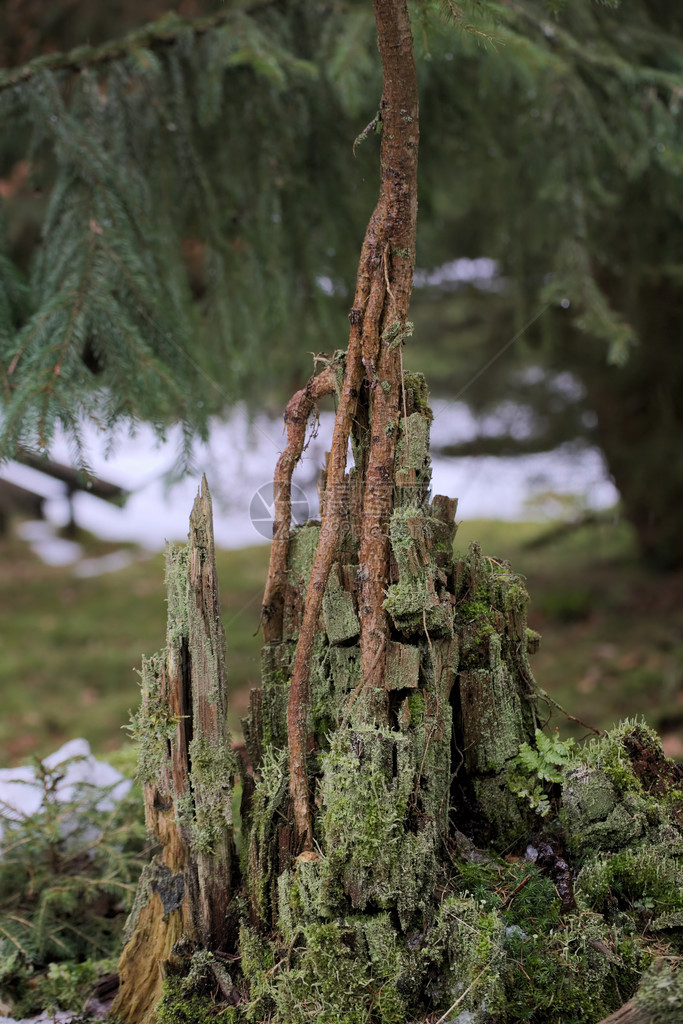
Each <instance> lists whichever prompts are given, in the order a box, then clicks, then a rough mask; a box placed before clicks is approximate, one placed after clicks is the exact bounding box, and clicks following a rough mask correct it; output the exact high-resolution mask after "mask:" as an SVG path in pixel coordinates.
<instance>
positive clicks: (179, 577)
mask: <svg viewBox="0 0 683 1024" xmlns="http://www.w3.org/2000/svg"><path fill="white" fill-rule="evenodd" d="M189 559H190V549H189V547H188V545H187V544H167V545H166V554H165V570H166V571H165V576H164V581H165V584H166V594H167V601H168V613H167V614H168V617H167V625H166V642H167V644H168V645H169V647H175V648H176V649H179V648H180V645H181V643H182V641H183V640H185V639H187V623H188V604H187V574H188V569H189Z"/></svg>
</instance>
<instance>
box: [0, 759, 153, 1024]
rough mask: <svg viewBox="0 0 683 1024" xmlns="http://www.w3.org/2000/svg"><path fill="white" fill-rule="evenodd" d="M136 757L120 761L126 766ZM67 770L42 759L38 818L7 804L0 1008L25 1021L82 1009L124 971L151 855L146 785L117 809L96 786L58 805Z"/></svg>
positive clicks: (1, 821)
mask: <svg viewBox="0 0 683 1024" xmlns="http://www.w3.org/2000/svg"><path fill="white" fill-rule="evenodd" d="M129 761H130V758H129V757H128V756H121V757H119V762H120V767H121V768H122V769H124V768H125V767H128V764H127V763H126V762H129ZM63 769H64V764H61V765H59V766H57V767H56V768H54V769H47V768H46V767H45V766H44V765H43V764H42V763H41V762H38V761H36V763H35V771H36V778H37V785H38V786H39V788H40V791H41V794H42V805H41V809H40V810H38V811H36V812H35V813H34V814H31V815H26V816H24V817H21V818H18V817H17V815H16V814H12V813H9V812H7V811H5V812H4V813H3V811H2V810H0V829H1V830H2V831H1V834H0V1004H3V1005H5V1006H7V1007H8V1008H9V1009H11V1011H12V1013H13V1014H14V1015H15V1016H16V1017H22V1016H26V1015H28V1014H31V1013H38V1012H40V1011H41V1010H45V1009H52V1008H54V1007H61V1008H69V1009H73V1010H80V1009H81V1008H82V1006H83V1002H84V1000H85V999H86V997H87V996H88V995H89V994H90V991H91V989H92V985H93V983H94V982H95V981H96V980H97V978H98V977H99V976H100V975H104V974H108V973H110V972H112V971H115V970H116V963H117V960H118V955H119V952H120V946H121V933H122V930H123V925H124V923H125V919H126V916H127V913H128V911H129V909H130V907H131V905H132V902H133V897H134V895H135V889H136V885H137V880H138V876H139V874H140V871H141V869H142V867H143V865H144V864H145V863H146V862H147V860H148V858H149V856H150V845H149V842H148V839H147V837H146V833H145V828H144V823H143V820H142V818H143V812H142V794H141V791H140V789H139V787H137V786H134V787H133V788H132V790H131V791H130V793H129V794H128V795H127V796H126V797H124V799H123V800H121V801H120V802H119V803H117V804H116V805H112V804H111V801H109V802H107V800H108V796H109V793H110V790H109V789H106V788H104V789H103V788H100V787H93V786H90V785H87V784H82V785H80V786H77V787H75V789H74V790H73V792H72V793H71V794H70V796H69V799H68V800H65V801H58V800H57V799H56V787H57V784H58V783H59V780H60V778H61V774H62V772H63ZM103 801H105V802H104V803H103Z"/></svg>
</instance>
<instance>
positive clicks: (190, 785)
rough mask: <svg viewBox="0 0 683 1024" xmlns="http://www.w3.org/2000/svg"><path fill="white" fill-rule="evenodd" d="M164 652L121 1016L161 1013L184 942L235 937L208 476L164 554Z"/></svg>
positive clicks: (152, 684) (147, 679) (140, 734)
mask: <svg viewBox="0 0 683 1024" xmlns="http://www.w3.org/2000/svg"><path fill="white" fill-rule="evenodd" d="M166 585H167V592H168V627H167V634H166V648H165V650H164V651H163V652H162V654H160V655H157V656H156V657H154V658H151V659H149V660H147V661H145V662H144V663H143V671H142V705H141V709H140V712H139V713H138V716H137V718H136V720H135V723H134V731H135V734H136V736H137V738H138V741H139V744H140V755H139V771H140V776H141V778H142V781H143V783H144V795H145V818H146V822H147V827H148V829H149V831H150V832H151V834H152V835H153V836H154V838H155V839H156V840H157V842H158V843H159V845H160V848H161V849H160V852H159V853H158V854H157V855H156V856H155V858H154V859H153V861H152V863H151V865H150V866H149V867H148V868H147V869H146V871H145V872H144V874H143V877H142V879H141V880H140V884H139V886H138V893H137V897H136V902H135V907H134V910H133V913H132V914H131V917H130V920H129V922H128V925H127V928H126V936H125V938H126V942H125V946H124V950H123V954H122V957H121V962H120V965H119V973H120V976H121V988H120V991H119V995H118V997H117V1000H116V1004H115V1006H114V1010H113V1012H114V1013H116V1014H117V1015H118V1016H119V1018H120V1019H121V1020H122V1021H130V1022H135V1024H138V1022H142V1021H148V1020H149V1021H152V1020H154V1018H155V1014H156V1009H155V1008H156V1006H157V1003H158V1002H159V999H160V996H161V990H162V981H163V976H164V972H165V969H166V966H167V965H168V964H169V963H170V962H171V961H172V959H173V955H174V951H175V950H177V949H178V947H179V946H182V947H183V948H185V949H186V950H189V951H192V950H195V949H201V950H210V951H219V950H221V949H224V948H225V947H226V946H229V945H230V944H231V941H232V934H231V927H232V929H233V930H234V928H235V924H236V914H235V910H234V907H233V905H232V899H233V895H234V894H233V887H232V877H233V874H234V873H235V870H236V864H235V849H234V843H233V835H232V812H231V798H232V790H233V781H234V775H235V772H236V769H237V765H236V761H235V757H234V754H233V752H232V749H231V746H230V740H229V736H228V733H227V727H226V710H227V705H226V678H225V635H224V631H223V625H222V622H221V617H220V600H219V593H218V581H217V578H216V563H215V553H214V543H213V520H212V512H211V497H210V495H209V490H208V487H207V484H206V480H205V479H204V480H202V486H201V490H200V493H199V494H198V496H197V499H196V501H195V503H194V507H193V509H192V515H191V517H190V536H189V543H188V544H187V545H186V546H182V547H169V548H168V551H167V555H166Z"/></svg>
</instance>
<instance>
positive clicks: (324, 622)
mask: <svg viewBox="0 0 683 1024" xmlns="http://www.w3.org/2000/svg"><path fill="white" fill-rule="evenodd" d="M374 7H375V17H376V22H377V27H378V40H379V50H380V56H381V60H382V68H383V73H384V88H383V95H382V101H381V104H380V109H379V112H378V120H379V121H380V122H381V124H382V142H381V161H380V162H381V175H380V195H379V199H378V203H377V206H376V209H375V211H374V213H373V215H372V217H371V218H370V223H369V225H368V229H367V232H366V236H365V240H364V243H363V248H362V252H361V259H360V264H359V270H358V278H357V287H356V293H355V296H354V303H353V307H352V309H351V313H350V325H351V327H350V335H349V345H348V349H347V350H346V352H338V353H335V355H334V356H333V358H332V359H331V360H330V361H329V363H328V365H326V366H325V369H323V370H322V371H321V372H320V373H319V374H317V375H316V376H314V377H312V378H311V380H310V381H309V382H308V384H307V385H306V387H305V388H304V389H302V390H301V391H300V392H298V393H297V394H296V395H295V396H294V397H293V398H292V400H291V401H290V403H289V405H288V407H287V413H286V417H285V419H286V425H287V444H286V447H285V450H284V452H283V454H282V456H281V458H280V460H279V463H278V466H277V470H276V475H275V524H274V541H273V547H272V551H271V562H270V569H269V573H268V579H267V584H266V590H265V595H264V601H263V627H264V640H265V643H264V646H263V652H262V687H261V688H260V689H256V690H254V691H252V695H251V704H250V710H249V715H248V717H247V719H246V720H245V722H244V734H245V738H246V743H247V747H248V752H249V759H250V764H251V769H252V770H251V772H249V773H247V772H245V771H241V776H242V783H243V792H242V801H241V817H242V821H241V863H240V868H239V871H238V870H237V867H236V864H235V859H234V851H233V844H232V829H231V818H230V796H231V792H232V783H233V775H234V773H235V772H236V770H237V766H236V764H235V761H234V760H233V757H232V754H231V752H230V747H229V743H228V737H227V735H226V733H225V690H224V669H225V657H224V646H223V634H222V630H221V627H220V619H219V609H218V592H217V585H216V580H215V567H214V560H213V551H212V539H211V525H210V501H209V497H208V491H207V489H206V485H205V483H204V484H203V485H202V493H201V495H200V497H199V498H198V500H197V503H196V504H195V508H194V510H193V513H192V520H191V532H190V544H189V547H188V548H182V549H171V551H170V552H169V556H168V573H167V583H168V589H169V626H168V636H167V647H166V651H165V653H164V654H163V655H161V656H159V657H157V658H154V659H151V660H150V661H148V662H146V663H145V665H144V669H143V705H142V711H141V713H140V717H139V719H138V724H137V732H138V735H139V738H140V741H141V770H142V776H143V779H144V782H145V799H146V811H147V821H148V824H149V826H150V828H151V830H152V831H153V833H154V834H155V835H156V837H157V839H158V840H159V843H160V844H161V853H160V854H159V855H158V856H157V857H156V858H155V860H154V861H153V863H152V865H151V866H150V868H149V869H148V871H147V872H146V873H145V875H144V877H143V880H142V882H141V885H140V889H139V892H138V899H137V901H136V906H135V910H134V912H133V915H132V917H131V920H130V922H129V926H128V930H127V944H126V946H125V949H124V953H123V957H122V961H121V977H122V987H121V992H120V995H119V998H118V1000H117V1004H116V1007H115V1012H116V1013H118V1015H119V1017H120V1019H121V1020H123V1021H125V1022H126V1024H147V1022H149V1024H151V1022H152V1021H157V1022H158V1024H208V1022H209V1021H213V1019H214V1016H215V1011H216V1007H215V1005H214V1000H215V998H216V997H219V998H220V1000H221V1001H222V1002H223V1004H224V1005H223V1007H222V1010H221V1012H222V1013H223V1014H224V1016H225V1019H226V1020H230V1021H232V1022H240V1024H242V1022H244V1024H262V1022H263V1024H265V1022H269V1024H407V1022H408V1021H414V1022H418V1021H419V1022H420V1024H423V1022H425V1024H437V1022H438V1024H445V1022H446V1021H449V1022H453V1021H458V1024H465V1022H466V1021H467V1022H471V1024H518V1022H519V1021H522V1020H530V1021H532V1022H533V1024H557V1021H561V1022H562V1024H595V1022H596V1021H597V1020H599V1019H600V1018H601V1017H605V1016H606V1015H607V1014H609V1013H611V1012H612V1011H615V1010H616V1009H617V1008H618V1007H619V1006H622V1004H624V1003H628V1000H632V1006H635V1007H636V1010H637V1013H638V1014H639V1015H640V1016H638V1017H636V1018H634V1024H635V1021H636V1020H637V1024H641V1017H642V1015H643V1014H644V1013H645V1014H648V1015H649V1016H646V1017H644V1018H643V1019H642V1024H646V1022H647V1024H649V1022H650V1021H653V1020H655V1019H657V1020H658V1021H659V1020H661V1021H662V1022H666V1024H674V1022H675V1021H676V1020H680V1019H683V1018H676V1017H673V1016H669V1017H667V1016H665V1014H664V1010H666V1008H667V1007H668V1006H669V1002H667V1000H670V999H671V998H675V999H678V995H677V993H678V990H679V988H680V984H679V981H678V980H677V979H679V978H683V974H681V973H680V972H679V974H678V975H674V973H673V972H670V974H666V975H661V976H659V977H656V978H655V979H654V982H653V984H652V985H651V986H649V987H648V985H647V984H645V982H643V985H645V987H644V988H643V985H641V989H642V998H641V995H640V994H638V995H635V998H634V994H635V993H636V990H637V989H638V986H639V984H640V982H641V976H644V977H645V979H646V980H647V979H648V978H649V977H650V976H649V975H648V974H644V972H646V969H647V968H648V967H649V965H650V964H651V962H652V961H653V960H654V959H655V957H656V956H661V955H662V954H663V953H664V954H665V955H666V956H668V957H669V962H670V963H673V964H674V965H675V963H677V959H676V958H677V956H678V953H677V951H679V950H680V949H681V943H680V942H679V939H678V938H677V936H678V931H679V930H680V929H681V927H683V895H681V894H682V893H683V886H682V885H681V883H682V882H683V868H682V867H681V857H682V856H683V833H682V832H681V821H682V820H683V791H682V788H681V779H680V776H679V774H678V772H677V769H676V768H675V766H672V765H671V764H670V763H669V762H666V760H665V758H664V757H663V754H662V752H661V747H660V746H659V744H658V741H657V740H656V737H654V736H653V735H652V734H651V733H650V732H649V731H648V730H647V729H645V728H644V727H642V726H641V725H639V724H636V723H626V725H625V726H623V727H621V728H620V729H618V730H616V731H615V732H614V733H612V734H611V735H610V736H607V737H603V738H601V739H600V740H598V741H596V745H595V746H594V747H589V748H586V749H585V750H582V751H580V752H578V751H576V752H575V751H572V749H571V748H570V746H569V745H568V744H563V743H562V742H561V741H559V738H557V737H556V738H555V739H554V740H550V739H548V738H547V737H545V736H544V735H543V733H542V731H541V726H542V724H543V723H542V721H539V719H538V710H537V709H538V708H539V706H540V702H541V701H542V699H543V694H542V692H541V691H539V690H538V689H537V687H536V685H535V683H534V680H533V676H532V674H531V670H530V667H529V661H528V655H529V654H530V653H531V652H532V651H533V649H534V648H535V646H536V645H537V643H538V636H537V635H536V634H534V633H532V632H531V631H530V630H528V628H527V623H526V604H527V600H528V598H527V593H526V590H525V588H524V585H523V582H522V580H521V579H520V578H519V577H518V576H516V575H515V574H514V573H513V572H512V570H511V568H510V566H509V565H508V564H507V563H506V562H504V561H501V560H499V559H495V558H491V557H485V556H484V555H483V554H482V552H481V551H480V549H479V547H478V546H477V545H476V544H475V545H472V546H471V548H470V550H469V552H467V553H463V554H460V555H456V554H454V549H453V541H454V536H455V530H456V524H455V512H456V501H455V500H454V499H451V498H447V497H443V496H441V495H436V496H434V497H431V494H430V481H431V471H430V458H429V432H430V421H431V412H430V409H429V401H428V392H427V387H426V384H425V381H424V379H423V378H422V377H421V375H419V374H404V373H403V366H402V356H401V352H402V346H403V343H404V341H405V339H406V338H407V337H408V336H409V335H410V333H411V327H412V325H410V323H409V322H408V320H407V312H408V303H409V298H410V289H411V284H412V275H413V267H414V259H415V214H416V195H417V192H416V182H417V177H416V172H417V141H418V107H417V85H416V77H415V66H414V60H413V51H412V38H411V33H410V22H409V18H408V13H407V8H406V4H405V0H375V2H374ZM331 393H335V394H336V397H337V402H338V405H337V414H336V418H335V426H334V433H333V439H332V445H331V450H330V453H329V456H328V460H327V465H326V468H325V471H324V473H323V475H322V479H321V482H320V495H321V519H320V522H309V523H306V524H305V525H303V526H299V527H297V528H295V529H294V530H291V529H290V526H291V523H290V520H291V495H290V484H291V476H292V470H293V468H294V466H295V464H296V462H297V460H298V459H299V457H300V455H301V452H302V450H303V447H304V442H305V433H306V424H307V421H308V418H309V416H310V415H311V414H312V413H313V412H314V411H315V407H316V404H317V402H318V401H319V400H320V399H321V398H322V397H323V396H324V395H329V394H331ZM349 443H350V445H351V448H352V452H353V465H352V466H350V467H349V466H348V465H347V463H348V458H347V454H348V447H349ZM648 775H651V776H652V777H653V779H654V781H651V780H650V781H648ZM652 936H655V938H654V939H652ZM677 943H678V944H677ZM226 965H229V966H230V972H231V973H230V974H228V970H227V966H226ZM658 986H659V987H658ZM672 986H673V987H672ZM638 991H639V993H640V990H639V989H638ZM662 993H663V995H662ZM672 993H673V996H672ZM648 1000H649V1003H648ZM198 1001H199V1002H198ZM190 1002H191V1005H190ZM226 1003H227V1004H230V1005H227V1006H226V1005H225V1004H226ZM672 1005H673V1004H672ZM648 1006H649V1007H654V1008H655V1009H654V1010H651V1009H647V1007H648ZM660 1011H661V1013H660ZM621 1012H622V1019H624V1020H625V1021H626V1020H628V1019H629V1017H628V1015H627V1014H628V1013H630V1012H631V1006H629V1005H627V1006H626V1007H624V1008H623V1010H622V1011H621ZM667 1012H668V1010H667ZM461 1014H462V1015H463V1016H461ZM657 1014H659V1016H656V1015H657ZM617 1019H618V1018H617Z"/></svg>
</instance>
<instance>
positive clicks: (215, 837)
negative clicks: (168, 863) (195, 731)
mask: <svg viewBox="0 0 683 1024" xmlns="http://www.w3.org/2000/svg"><path fill="white" fill-rule="evenodd" d="M189 755H190V781H191V785H192V790H193V793H194V803H195V811H194V820H193V822H192V845H193V848H194V849H195V850H197V851H201V852H202V853H213V851H214V849H215V847H216V846H217V845H218V844H219V843H220V842H222V841H223V839H224V838H225V835H226V830H228V829H230V827H231V826H232V805H231V797H232V787H233V780H234V777H235V774H236V772H237V762H236V760H235V755H234V754H233V752H232V750H231V748H230V744H229V743H228V741H227V740H225V741H224V742H223V743H219V742H217V741H213V742H211V741H209V740H208V739H207V738H206V737H205V736H202V735H199V736H195V737H194V738H193V739H192V741H191V742H190V745H189Z"/></svg>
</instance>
